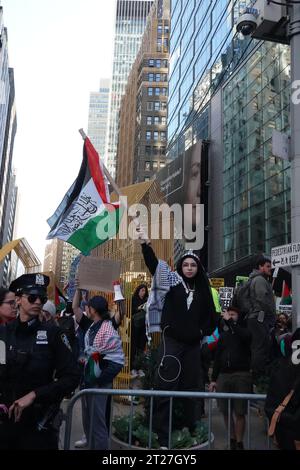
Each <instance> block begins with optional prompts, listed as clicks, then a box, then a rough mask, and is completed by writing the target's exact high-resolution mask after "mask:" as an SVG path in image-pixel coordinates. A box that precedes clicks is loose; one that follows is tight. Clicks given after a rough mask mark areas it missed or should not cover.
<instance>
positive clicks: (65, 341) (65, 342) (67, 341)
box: [60, 333, 72, 352]
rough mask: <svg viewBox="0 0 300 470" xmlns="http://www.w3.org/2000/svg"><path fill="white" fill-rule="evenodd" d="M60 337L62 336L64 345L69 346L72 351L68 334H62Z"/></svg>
mask: <svg viewBox="0 0 300 470" xmlns="http://www.w3.org/2000/svg"><path fill="white" fill-rule="evenodd" d="M60 337H61V340H62V342H63V343H64V345H65V346H67V348H68V349H70V351H71V352H72V348H71V345H70V343H69V340H68V338H67V336H66V335H65V333H63V334H61V335H60Z"/></svg>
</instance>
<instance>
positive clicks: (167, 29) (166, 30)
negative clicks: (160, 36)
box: [164, 24, 169, 34]
mask: <svg viewBox="0 0 300 470" xmlns="http://www.w3.org/2000/svg"><path fill="white" fill-rule="evenodd" d="M164 33H165V34H169V25H168V24H165V27H164Z"/></svg>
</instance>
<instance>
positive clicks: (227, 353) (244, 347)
mask: <svg viewBox="0 0 300 470" xmlns="http://www.w3.org/2000/svg"><path fill="white" fill-rule="evenodd" d="M220 323H221V324H222V322H220ZM224 326H225V328H226V330H225V331H224V329H223V327H220V326H219V330H220V338H219V341H218V345H217V349H216V355H215V360H214V367H213V373H212V380H213V381H214V382H215V381H216V379H217V377H218V375H219V374H220V373H230V372H241V371H250V361H251V349H250V345H251V333H250V331H249V330H247V328H245V327H244V326H243V325H241V324H239V323H234V322H233V321H232V320H228V321H226V322H224Z"/></svg>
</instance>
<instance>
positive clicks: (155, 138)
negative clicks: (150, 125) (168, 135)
mask: <svg viewBox="0 0 300 470" xmlns="http://www.w3.org/2000/svg"><path fill="white" fill-rule="evenodd" d="M150 134H151V132H150ZM158 134H159V133H158V132H157V131H154V132H153V140H158Z"/></svg>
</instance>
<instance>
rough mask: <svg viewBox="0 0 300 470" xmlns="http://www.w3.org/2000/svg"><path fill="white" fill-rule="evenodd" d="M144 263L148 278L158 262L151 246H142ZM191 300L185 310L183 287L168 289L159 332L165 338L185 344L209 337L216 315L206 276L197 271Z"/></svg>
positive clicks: (201, 269)
mask: <svg viewBox="0 0 300 470" xmlns="http://www.w3.org/2000/svg"><path fill="white" fill-rule="evenodd" d="M142 251H143V255H144V260H145V263H146V265H147V267H148V269H149V271H150V273H151V274H152V275H154V273H155V271H156V267H157V264H158V260H157V258H156V256H155V253H154V251H153V250H152V248H151V246H149V245H147V244H145V243H144V244H143V245H142ZM195 286H196V288H195V293H194V299H193V302H192V303H191V306H190V308H189V310H188V309H187V302H186V299H187V294H186V291H185V288H184V286H183V284H178V285H177V286H175V287H171V289H170V291H169V292H168V293H167V295H166V298H165V303H164V307H163V311H162V319H161V328H162V330H164V329H165V328H166V329H165V335H166V336H169V337H171V338H173V339H176V340H177V341H181V342H183V343H185V344H194V343H197V342H200V340H201V339H202V337H203V336H205V335H210V334H211V333H212V332H213V331H214V329H215V328H216V324H217V315H216V311H215V307H214V303H213V299H212V295H211V291H210V287H209V283H208V279H207V276H206V274H205V273H204V271H203V268H202V267H199V270H198V274H197V280H196V283H195Z"/></svg>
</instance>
